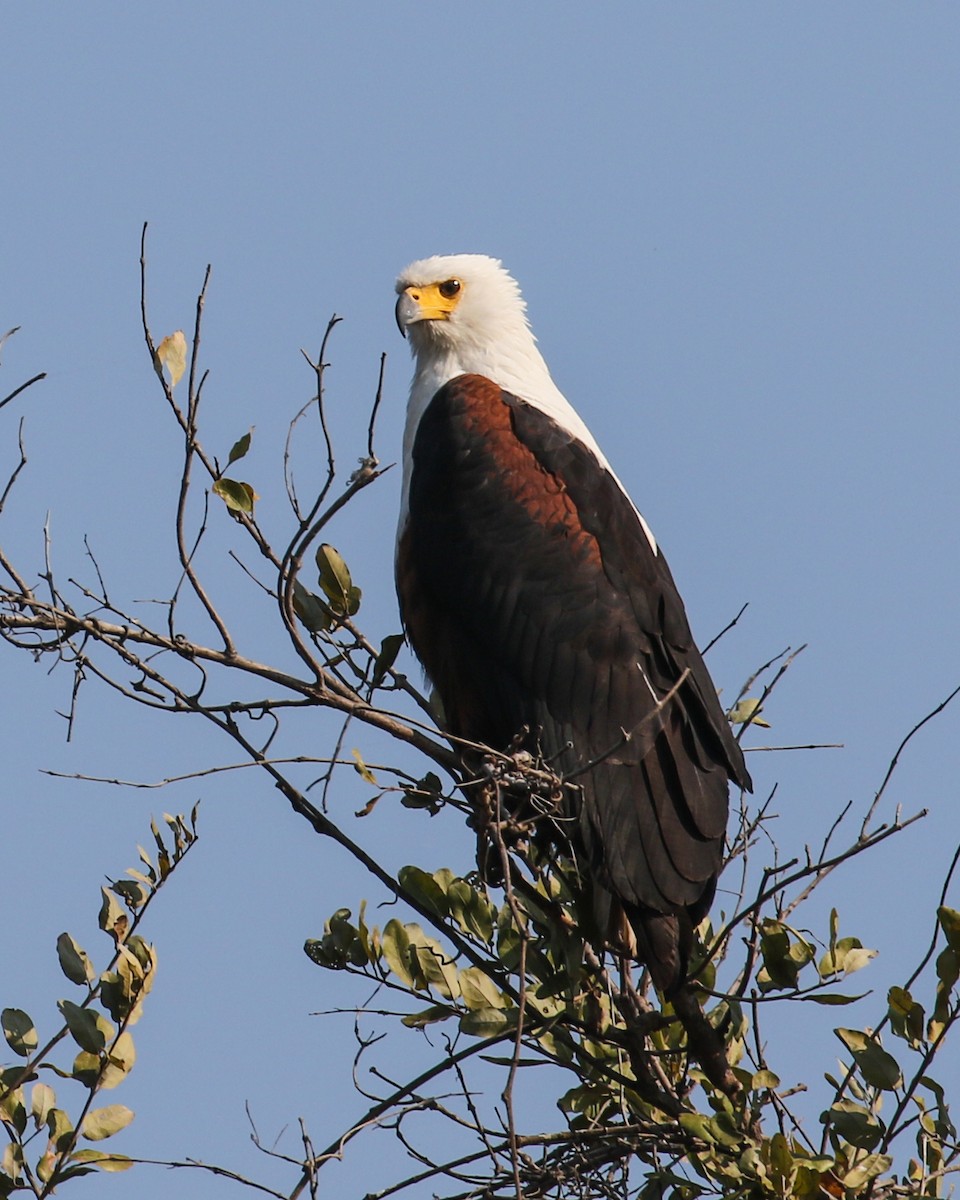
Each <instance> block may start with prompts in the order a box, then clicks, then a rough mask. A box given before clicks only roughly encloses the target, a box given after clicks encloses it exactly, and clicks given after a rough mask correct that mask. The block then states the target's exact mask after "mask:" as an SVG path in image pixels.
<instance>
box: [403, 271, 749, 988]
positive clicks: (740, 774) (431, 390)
mask: <svg viewBox="0 0 960 1200" xmlns="http://www.w3.org/2000/svg"><path fill="white" fill-rule="evenodd" d="M396 290H397V295H398V299H397V304H396V317H397V324H398V325H399V327H400V331H401V333H402V334H403V335H404V336H405V337H407V338H408V339H409V342H410V346H411V350H412V353H413V357H414V360H415V369H414V376H413V383H412V387H411V390H410V399H409V404H408V408H407V418H406V428H405V432H404V440H403V490H402V500H401V511H400V520H399V529H398V537H397V554H396V577H397V591H398V596H399V602H400V610H401V616H402V619H403V623H404V627H405V629H406V632H407V636H408V639H409V641H410V644H411V646H412V648H413V650H414V652H415V653H416V655H417V657H418V658H419V659H420V661H421V663H422V665H423V667H424V670H425V673H426V675H427V677H428V679H429V680H430V682H431V683H432V685H433V687H434V688H435V690H436V692H437V694H438V696H439V699H440V702H441V705H442V710H443V725H444V728H445V730H446V732H448V733H449V734H451V735H452V736H454V737H456V738H462V739H468V740H469V741H470V742H474V743H482V744H483V745H485V746H489V747H492V748H494V749H497V750H500V751H506V750H508V749H510V748H512V747H513V748H515V747H516V746H517V745H518V738H519V737H520V736H522V735H523V734H524V733H526V735H527V736H528V738H529V739H531V740H532V741H534V742H535V743H536V746H537V749H538V752H539V753H540V754H541V755H542V756H543V761H545V762H548V763H549V764H550V765H551V768H552V769H553V770H554V771H555V772H556V773H557V774H558V775H559V776H560V777H561V779H567V780H570V781H571V786H568V787H565V788H564V793H565V795H566V797H567V800H566V804H567V806H568V811H567V813H566V819H565V821H564V822H563V824H564V825H565V827H566V829H567V833H566V837H567V840H568V844H569V846H570V848H571V849H572V852H573V855H574V856H575V858H576V861H577V863H578V866H579V868H580V870H581V872H583V871H586V872H587V873H588V875H589V879H590V883H591V890H592V892H593V896H594V901H593V904H594V909H595V914H596V922H597V923H598V925H599V927H600V928H601V936H602V937H603V938H604V939H606V942H607V944H608V945H613V946H617V945H619V946H621V947H622V946H623V945H624V935H623V930H627V931H628V933H629V931H631V930H632V935H633V936H632V938H631V939H630V941H629V949H630V952H631V953H632V954H633V956H634V957H636V958H637V959H639V960H640V961H641V962H643V963H645V964H646V966H647V967H648V969H649V971H650V975H651V977H652V979H653V982H654V984H655V985H656V986H657V987H658V988H659V989H660V991H661V992H663V993H664V994H665V995H667V996H670V995H671V994H673V993H675V992H676V991H677V989H679V988H680V987H681V985H682V984H683V983H684V981H685V979H686V977H687V973H688V969H689V956H690V953H691V950H692V945H693V930H694V929H695V927H696V926H697V924H698V923H699V922H700V921H701V920H702V918H703V917H704V916H705V915H706V913H707V911H708V909H709V907H710V904H711V901H712V899H713V894H714V890H715V887H716V880H717V875H718V872H719V870H720V867H721V865H722V858H723V846H724V834H725V830H726V825H727V808H728V792H729V784H730V783H731V782H732V783H733V784H735V785H737V786H738V787H741V788H744V789H748V790H749V789H750V788H751V781H750V776H749V774H748V773H747V769H746V766H745V764H744V759H743V754H742V752H741V749H740V746H739V744H738V742H737V740H736V738H735V737H734V736H733V734H732V731H731V728H730V724H729V722H728V721H727V719H726V717H725V715H724V712H723V709H722V708H721V706H720V702H719V700H718V697H717V691H716V688H715V687H714V685H713V682H712V681H711V678H710V675H709V673H708V671H707V668H706V666H705V664H704V662H703V659H702V658H701V656H700V652H699V651H698V649H697V646H696V644H695V642H694V640H693V637H692V635H691V633H690V627H689V625H688V623H687V617H686V613H685V612H684V607H683V602H682V600H681V599H680V595H679V593H678V591H677V588H676V585H675V584H674V581H673V577H672V575H671V573H670V568H669V567H668V566H667V563H666V559H665V558H664V556H663V553H662V551H661V549H660V547H659V546H658V544H657V541H656V539H655V538H654V536H653V534H652V532H651V530H650V528H649V526H648V525H647V523H646V521H645V520H644V519H643V517H642V516H641V515H640V512H639V511H638V509H637V508H636V506H635V505H634V503H633V502H632V500H631V499H630V497H629V495H628V494H627V492H626V490H625V488H624V486H623V484H622V483H621V482H620V480H619V479H618V478H617V476H616V474H615V473H614V471H613V468H612V467H611V466H610V464H609V463H608V461H607V459H606V458H605V456H604V454H603V452H602V451H601V449H600V447H599V446H598V445H597V442H596V441H595V439H594V438H593V436H592V434H591V433H590V431H589V429H588V428H587V426H586V425H585V424H584V422H583V420H582V419H581V418H580V417H579V416H578V414H577V413H576V411H575V410H574V409H573V408H572V406H571V405H570V404H569V403H568V402H567V400H566V399H565V398H564V396H563V395H562V394H561V392H560V391H559V389H558V388H557V387H556V385H555V384H554V382H553V380H552V378H551V376H550V372H549V370H548V369H547V365H546V363H545V362H544V359H543V357H542V356H541V354H540V352H539V350H538V349H537V345H536V339H535V338H534V336H533V333H532V332H531V329H530V325H529V322H528V320H527V315H526V305H525V303H524V300H523V298H522V296H521V293H520V289H519V287H518V285H517V283H516V282H515V280H514V279H513V278H512V277H511V276H510V275H509V274H508V272H507V271H506V270H505V269H504V268H503V266H502V265H501V263H500V262H499V261H498V260H497V259H494V258H488V257H486V256H485V255H480V254H458V255H449V256H437V257H433V258H426V259H422V260H420V261H418V262H414V263H412V264H411V265H410V266H408V267H407V268H406V269H405V270H404V271H403V272H402V273H401V274H400V276H399V278H398V280H397V285H396Z"/></svg>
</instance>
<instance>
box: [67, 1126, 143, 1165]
mask: <svg viewBox="0 0 960 1200" xmlns="http://www.w3.org/2000/svg"><path fill="white" fill-rule="evenodd" d="M132 1115H133V1114H132V1113H131V1116H132ZM69 1161H70V1162H80V1163H92V1164H93V1166H95V1167H99V1168H100V1170H101V1171H129V1170H130V1168H131V1167H132V1166H133V1161H134V1160H133V1159H132V1158H127V1156H126V1155H125V1154H107V1153H105V1152H104V1151H103V1150H78V1151H77V1152H76V1154H71V1155H70V1160H69Z"/></svg>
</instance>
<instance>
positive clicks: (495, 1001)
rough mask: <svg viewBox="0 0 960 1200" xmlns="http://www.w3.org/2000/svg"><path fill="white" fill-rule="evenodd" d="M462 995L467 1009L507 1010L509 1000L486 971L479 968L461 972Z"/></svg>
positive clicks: (465, 969)
mask: <svg viewBox="0 0 960 1200" xmlns="http://www.w3.org/2000/svg"><path fill="white" fill-rule="evenodd" d="M460 994H461V995H462V997H463V1002H464V1004H466V1006H467V1008H469V1009H472V1010H477V1011H479V1010H480V1009H484V1008H506V1006H507V998H506V996H504V994H503V993H502V992H501V991H500V989H499V988H498V987H497V985H496V984H495V983H494V982H493V980H492V979H491V978H490V976H489V975H487V974H486V972H485V971H482V970H481V969H480V968H479V967H464V969H463V970H462V971H461V972H460Z"/></svg>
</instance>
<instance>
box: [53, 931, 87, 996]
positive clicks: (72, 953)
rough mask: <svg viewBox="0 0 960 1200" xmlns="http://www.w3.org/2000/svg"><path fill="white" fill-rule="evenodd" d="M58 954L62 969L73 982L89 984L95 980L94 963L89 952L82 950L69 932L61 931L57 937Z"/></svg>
mask: <svg viewBox="0 0 960 1200" xmlns="http://www.w3.org/2000/svg"><path fill="white" fill-rule="evenodd" d="M57 956H58V957H59V959H60V970H61V971H63V973H64V975H66V977H67V978H68V979H69V980H70V982H71V983H76V984H87V983H90V982H91V981H92V980H93V977H94V974H95V971H94V969H93V963H91V961H90V959H89V958H88V957H87V952H86V951H85V950H81V948H80V947H79V946H78V945H77V943H76V942H75V941H74V940H73V938H72V937H71V936H70V934H69V933H61V934H60V936H59V937H58V938H57Z"/></svg>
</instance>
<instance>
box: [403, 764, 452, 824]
mask: <svg viewBox="0 0 960 1200" xmlns="http://www.w3.org/2000/svg"><path fill="white" fill-rule="evenodd" d="M400 803H401V804H402V805H403V807H404V808H426V809H428V810H429V812H430V815H431V816H435V815H436V814H437V813H438V812H439V811H440V809H441V808H442V807H443V784H442V783H441V782H440V777H439V776H438V775H435V774H434V773H433V771H428V772H427V774H426V775H424V777H423V778H422V779H421V780H420V781H419V782H418V783H417V785H416V786H415V787H408V788H404V791H403V797H402V799H401V800H400Z"/></svg>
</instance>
